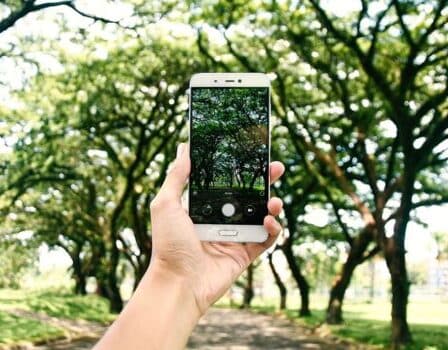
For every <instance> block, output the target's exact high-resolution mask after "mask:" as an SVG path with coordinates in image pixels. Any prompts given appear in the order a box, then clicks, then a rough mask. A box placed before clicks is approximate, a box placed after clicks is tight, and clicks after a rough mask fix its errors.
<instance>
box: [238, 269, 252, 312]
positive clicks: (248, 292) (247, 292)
mask: <svg viewBox="0 0 448 350" xmlns="http://www.w3.org/2000/svg"><path fill="white" fill-rule="evenodd" d="M253 297H254V266H253V264H250V265H249V266H248V267H247V280H246V285H245V286H244V294H243V303H242V304H241V306H240V308H241V309H248V308H250V304H251V302H252V299H253Z"/></svg>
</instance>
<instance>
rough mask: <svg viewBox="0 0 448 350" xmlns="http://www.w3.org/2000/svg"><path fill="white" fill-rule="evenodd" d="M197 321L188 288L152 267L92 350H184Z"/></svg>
mask: <svg viewBox="0 0 448 350" xmlns="http://www.w3.org/2000/svg"><path fill="white" fill-rule="evenodd" d="M199 317H200V313H199V309H198V307H197V305H196V302H195V299H194V296H193V293H192V291H191V288H190V287H189V286H188V285H186V283H185V282H184V281H183V280H182V279H181V278H179V277H178V276H176V275H173V274H171V273H170V272H164V271H163V272H162V271H161V270H159V269H157V268H155V267H153V266H151V267H150V269H149V270H148V271H147V273H146V274H145V276H144V277H143V279H142V281H141V282H140V285H139V287H138V288H137V290H136V291H135V293H134V295H133V296H132V298H131V300H130V301H129V303H128V304H127V305H126V307H125V309H124V310H123V312H122V313H121V314H120V316H119V317H118V319H117V320H116V321H115V322H114V324H113V325H112V326H111V327H110V329H109V330H108V331H107V333H106V334H105V336H104V337H103V339H101V341H100V342H99V343H98V344H97V345H96V347H95V348H94V350H129V349H136V350H138V349H142V350H152V349H157V350H163V349H169V350H177V349H184V347H185V345H186V343H187V340H188V337H189V336H190V334H191V332H192V331H193V328H194V327H195V325H196V323H197V322H198V320H199Z"/></svg>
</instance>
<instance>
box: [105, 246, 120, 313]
mask: <svg viewBox="0 0 448 350" xmlns="http://www.w3.org/2000/svg"><path fill="white" fill-rule="evenodd" d="M118 260H119V252H118V248H117V247H116V244H115V242H114V244H113V247H112V252H111V260H110V264H111V269H110V270H109V271H108V277H107V289H108V296H109V297H108V299H109V302H110V311H111V312H114V313H119V312H120V311H121V310H122V309H123V299H122V298H121V294H120V289H119V287H118V280H117V266H118Z"/></svg>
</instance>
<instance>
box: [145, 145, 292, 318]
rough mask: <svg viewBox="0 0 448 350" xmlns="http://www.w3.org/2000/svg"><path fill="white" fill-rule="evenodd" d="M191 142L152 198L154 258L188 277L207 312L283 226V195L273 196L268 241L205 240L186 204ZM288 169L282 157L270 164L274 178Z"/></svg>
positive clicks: (157, 263) (158, 265)
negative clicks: (183, 195) (285, 167)
mask: <svg viewBox="0 0 448 350" xmlns="http://www.w3.org/2000/svg"><path fill="white" fill-rule="evenodd" d="M188 154H189V152H188V145H186V144H180V145H179V147H178V152H177V158H176V161H175V162H174V164H173V166H172V169H171V171H170V172H169V174H168V175H167V177H166V179H165V182H164V184H163V185H162V188H161V190H160V192H159V193H158V194H157V196H156V198H155V199H154V200H153V202H152V203H151V218H152V220H151V223H152V229H153V254H152V260H151V264H152V265H153V267H154V268H155V269H156V268H157V269H160V270H162V271H166V272H170V273H172V274H174V275H177V276H179V277H181V278H184V279H186V280H187V283H188V284H190V287H191V289H192V291H193V294H194V297H195V301H196V303H197V306H198V308H199V312H200V313H201V314H204V313H205V311H206V310H207V309H208V307H209V306H210V305H212V304H213V303H214V302H215V301H216V300H218V299H219V298H220V297H221V296H222V295H223V294H224V293H225V292H226V291H227V290H228V289H229V288H230V286H231V285H232V283H233V282H234V281H235V280H236V279H237V278H238V276H239V275H240V274H241V273H242V272H243V271H244V270H245V269H246V268H247V266H248V265H249V264H250V263H251V262H252V261H253V260H254V259H255V258H256V257H257V256H259V255H260V254H261V253H262V252H263V251H265V250H266V249H267V248H268V247H270V246H271V245H272V244H273V243H274V241H275V240H276V238H277V236H278V234H279V233H280V231H281V225H280V224H279V223H278V222H277V221H276V219H275V216H277V215H278V214H280V211H281V210H282V205H283V203H282V201H281V200H280V199H279V198H271V199H270V200H269V202H268V204H267V205H268V211H269V215H267V216H266V217H265V218H264V228H265V230H266V231H267V232H268V234H269V236H268V239H267V240H266V241H265V242H262V243H245V244H243V243H236V242H205V241H200V240H199V237H198V235H197V233H196V230H195V225H194V224H193V222H192V220H191V218H190V217H189V215H188V214H187V212H186V210H185V209H184V208H183V207H182V203H181V196H182V192H183V190H184V187H185V184H186V181H187V179H188V176H189V173H190V159H189V155H188ZM283 172H284V166H283V164H282V163H280V162H273V163H271V165H270V179H271V182H275V181H276V180H277V179H278V178H279V177H280V176H281V175H282V174H283Z"/></svg>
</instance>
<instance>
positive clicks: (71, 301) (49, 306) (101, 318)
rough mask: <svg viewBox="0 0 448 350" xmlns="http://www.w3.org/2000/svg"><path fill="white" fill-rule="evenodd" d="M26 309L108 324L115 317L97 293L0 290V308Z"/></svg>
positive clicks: (60, 316)
mask: <svg viewBox="0 0 448 350" xmlns="http://www.w3.org/2000/svg"><path fill="white" fill-rule="evenodd" d="M16 308H19V309H25V310H29V311H35V312H43V313H46V314H47V315H50V316H54V317H59V318H68V319H80V320H87V321H94V322H99V323H102V324H108V323H110V322H111V321H113V319H114V317H115V316H114V315H113V314H111V313H109V309H108V308H109V304H108V302H107V301H106V300H104V299H102V298H99V297H97V296H95V295H87V296H79V295H73V294H70V293H68V292H65V291H60V292H57V291H46V292H33V291H29V292H23V291H11V290H0V309H3V310H8V309H16Z"/></svg>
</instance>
